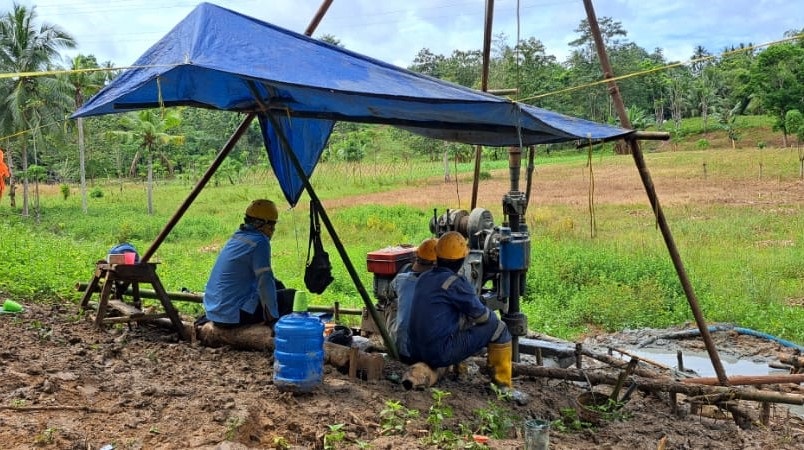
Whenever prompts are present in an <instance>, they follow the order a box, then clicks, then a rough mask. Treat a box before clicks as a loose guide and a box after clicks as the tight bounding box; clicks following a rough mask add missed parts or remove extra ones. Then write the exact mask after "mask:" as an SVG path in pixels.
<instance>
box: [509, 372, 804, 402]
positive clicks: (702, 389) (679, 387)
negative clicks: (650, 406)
mask: <svg viewBox="0 0 804 450" xmlns="http://www.w3.org/2000/svg"><path fill="white" fill-rule="evenodd" d="M513 375H514V376H530V377H541V378H557V379H562V380H571V381H581V382H590V383H592V384H608V385H612V386H613V385H615V384H616V383H617V377H614V376H611V375H609V374H602V373H597V372H592V371H590V370H577V369H559V368H554V367H538V366H532V365H526V364H520V363H514V364H513ZM631 381H632V382H635V383H636V384H637V385H638V388H639V389H640V390H643V391H649V392H670V393H677V394H684V395H687V396H690V397H697V396H702V395H716V394H730V395H732V396H733V397H732V398H734V399H737V400H752V401H757V402H771V403H784V404H788V405H804V396H802V395H796V394H784V393H781V392H775V391H760V390H758V389H753V388H736V387H728V386H708V385H703V384H687V383H680V382H677V381H674V380H672V379H670V378H661V379H650V378H643V377H632V379H631Z"/></svg>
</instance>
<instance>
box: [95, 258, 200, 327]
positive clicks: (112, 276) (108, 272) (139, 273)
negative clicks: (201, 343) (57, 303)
mask: <svg viewBox="0 0 804 450" xmlns="http://www.w3.org/2000/svg"><path fill="white" fill-rule="evenodd" d="M156 264H157V263H150V262H146V263H138V264H109V263H107V262H106V261H99V262H98V263H97V264H96V265H95V275H94V276H93V277H92V281H90V282H89V285H88V286H87V289H86V291H84V296H83V297H82V298H81V309H84V310H86V309H87V308H88V307H89V299H90V298H91V297H92V294H93V293H95V292H96V291H98V287H99V286H101V283H102V286H101V287H100V300H98V311H97V313H96V315H95V325H96V326H97V327H98V328H103V325H104V324H107V323H119V322H121V321H122V322H139V321H141V320H153V319H157V318H161V317H167V318H169V319H170V323H171V324H172V325H173V328H175V329H176V331H177V332H178V333H179V336H181V338H182V339H184V340H190V339H189V336H187V330H185V328H184V325H183V324H182V321H181V319H180V318H179V312H178V311H177V310H176V308H174V307H173V303H171V302H170V298H169V297H168V294H167V291H165V288H164V286H162V282H161V281H160V280H159V277H158V276H157V275H156ZM139 283H150V284H151V286H153V288H154V292H156V296H157V298H158V299H159V301H160V302H161V303H162V307H163V308H164V310H165V313H164V314H145V313H143V312H142V311H141V310H140V308H141V306H142V305H141V300H140V296H139ZM129 284H131V285H132V292H133V294H134V305H129V304H128V303H125V302H123V291H124V290H125V288H126V287H127V286H128V285H129ZM112 287H115V292H114V294H115V295H114V297H115V298H111V297H112ZM109 305H112V306H113V307H114V308H115V309H118V310H121V312H123V313H124V314H125V316H124V317H122V318H116V317H108V318H107V317H106V312H107V310H108V308H109Z"/></svg>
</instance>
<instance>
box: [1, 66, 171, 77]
mask: <svg viewBox="0 0 804 450" xmlns="http://www.w3.org/2000/svg"><path fill="white" fill-rule="evenodd" d="M178 65H180V64H178V63H177V64H154V65H147V66H125V67H95V68H91V69H60V70H44V71H41V72H3V73H0V79H4V78H22V77H45V76H49V75H64V74H71V73H89V72H114V71H117V70H129V69H148V68H152V67H176V66H178Z"/></svg>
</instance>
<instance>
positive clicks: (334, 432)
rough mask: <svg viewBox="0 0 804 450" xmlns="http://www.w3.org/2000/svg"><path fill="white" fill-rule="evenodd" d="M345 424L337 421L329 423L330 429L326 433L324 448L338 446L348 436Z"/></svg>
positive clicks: (328, 449)
mask: <svg viewBox="0 0 804 450" xmlns="http://www.w3.org/2000/svg"><path fill="white" fill-rule="evenodd" d="M343 427H344V424H342V423H337V424H334V425H327V428H328V429H329V431H328V432H327V434H325V435H324V449H325V450H330V449H335V448H338V447H337V446H338V444H339V443H341V442H343V440H344V438H345V437H346V432H345V431H343Z"/></svg>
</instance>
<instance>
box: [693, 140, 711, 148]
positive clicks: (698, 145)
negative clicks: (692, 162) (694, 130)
mask: <svg viewBox="0 0 804 450" xmlns="http://www.w3.org/2000/svg"><path fill="white" fill-rule="evenodd" d="M695 148H697V149H698V150H706V149H707V148H709V141H708V140H706V139H698V142H696V143H695Z"/></svg>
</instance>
